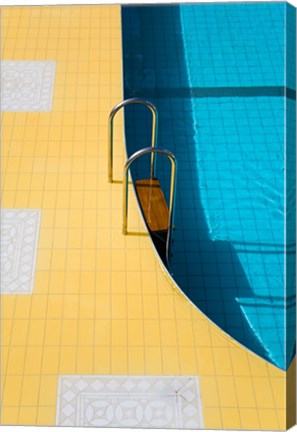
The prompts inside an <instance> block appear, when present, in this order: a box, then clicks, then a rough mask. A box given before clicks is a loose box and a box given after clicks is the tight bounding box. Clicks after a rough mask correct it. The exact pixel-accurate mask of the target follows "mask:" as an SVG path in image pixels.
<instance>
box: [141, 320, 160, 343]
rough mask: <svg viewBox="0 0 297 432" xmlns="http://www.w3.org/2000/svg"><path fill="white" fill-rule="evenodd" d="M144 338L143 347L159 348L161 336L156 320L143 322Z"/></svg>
mask: <svg viewBox="0 0 297 432" xmlns="http://www.w3.org/2000/svg"><path fill="white" fill-rule="evenodd" d="M144 337H145V339H144V340H145V345H146V346H147V347H149V346H160V345H161V335H160V323H159V321H157V320H151V321H148V320H146V321H145V322H144Z"/></svg>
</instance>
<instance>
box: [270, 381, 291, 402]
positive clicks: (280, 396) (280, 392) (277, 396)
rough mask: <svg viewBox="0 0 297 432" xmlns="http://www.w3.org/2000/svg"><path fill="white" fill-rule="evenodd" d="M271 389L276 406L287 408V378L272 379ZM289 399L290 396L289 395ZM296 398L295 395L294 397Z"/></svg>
mask: <svg viewBox="0 0 297 432" xmlns="http://www.w3.org/2000/svg"><path fill="white" fill-rule="evenodd" d="M271 388H272V393H273V398H274V401H275V406H277V407H279V408H281V407H284V408H285V404H286V378H285V376H284V377H283V378H271ZM287 397H289V395H287ZM293 397H294V395H293ZM292 399H293V398H292Z"/></svg>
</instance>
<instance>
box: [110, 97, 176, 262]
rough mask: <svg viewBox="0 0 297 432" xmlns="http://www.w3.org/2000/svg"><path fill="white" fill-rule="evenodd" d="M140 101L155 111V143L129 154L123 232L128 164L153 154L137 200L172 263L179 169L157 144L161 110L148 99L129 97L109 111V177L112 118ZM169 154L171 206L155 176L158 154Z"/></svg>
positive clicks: (162, 252)
mask: <svg viewBox="0 0 297 432" xmlns="http://www.w3.org/2000/svg"><path fill="white" fill-rule="evenodd" d="M132 104H140V105H144V106H146V107H147V108H149V109H150V111H151V113H152V143H151V147H145V148H143V149H141V150H138V151H136V152H135V153H134V154H132V156H130V157H129V158H128V159H127V161H126V163H125V165H124V173H123V234H124V235H126V234H127V227H128V174H129V168H130V166H131V165H132V164H133V162H135V161H136V160H137V159H138V158H140V157H142V156H144V155H147V154H151V165H150V178H149V179H143V180H136V183H135V188H136V194H137V198H138V201H139V203H140V207H141V210H142V214H143V216H144V219H145V222H146V224H147V227H148V230H149V232H150V234H151V237H152V239H153V242H154V244H155V246H156V248H157V250H158V252H159V254H160V256H161V257H162V259H163V260H165V262H166V264H167V266H168V267H169V261H170V248H171V243H172V231H173V228H174V208H175V195H176V171H177V161H176V158H175V156H174V154H173V153H171V152H170V151H168V150H165V149H161V148H157V147H156V142H157V130H158V112H157V109H156V107H155V106H154V105H153V104H152V103H151V102H149V101H146V100H144V99H139V98H132V99H126V100H124V101H122V102H120V103H119V104H117V105H116V106H115V107H114V108H113V109H112V111H111V112H110V115H109V120H108V144H109V146H108V181H109V182H110V183H112V182H113V121H114V117H115V115H116V114H117V112H118V111H120V110H121V109H122V108H124V107H125V106H127V105H132ZM157 153H160V154H162V155H164V156H167V157H168V158H169V160H170V162H171V178H170V194H169V207H168V206H167V202H166V200H165V197H164V194H163V191H162V188H161V185H160V182H159V180H158V179H157V178H156V177H155V169H156V154H157ZM164 245H165V247H164Z"/></svg>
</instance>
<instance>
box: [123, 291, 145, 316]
mask: <svg viewBox="0 0 297 432" xmlns="http://www.w3.org/2000/svg"><path fill="white" fill-rule="evenodd" d="M127 315H128V319H142V317H143V297H142V296H140V295H132V294H130V295H129V296H127Z"/></svg>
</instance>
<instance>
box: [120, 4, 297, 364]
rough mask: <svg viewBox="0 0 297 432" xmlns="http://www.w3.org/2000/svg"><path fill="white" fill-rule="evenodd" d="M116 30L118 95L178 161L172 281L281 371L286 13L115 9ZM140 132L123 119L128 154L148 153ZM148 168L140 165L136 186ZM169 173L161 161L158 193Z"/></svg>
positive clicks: (288, 143)
mask: <svg viewBox="0 0 297 432" xmlns="http://www.w3.org/2000/svg"><path fill="white" fill-rule="evenodd" d="M285 20H286V26H285V25H284V23H285ZM122 32H123V62H124V96H125V98H129V97H143V98H145V99H149V100H151V101H152V102H153V103H154V104H155V105H156V106H157V108H158V111H159V114H160V124H159V139H158V146H160V147H162V148H166V149H168V150H171V151H172V152H173V153H174V154H175V155H176V157H177V159H178V163H179V171H178V187H177V205H176V231H175V234H174V244H173V248H172V252H173V256H172V261H171V267H172V269H173V277H174V279H175V280H176V282H177V283H178V284H179V286H180V288H181V289H182V290H183V291H184V293H185V294H186V295H187V296H188V297H189V299H190V300H191V301H192V302H193V303H194V304H195V305H196V306H197V307H198V308H199V309H200V310H202V311H203V312H204V313H205V314H206V315H207V316H208V317H209V318H210V319H211V320H212V321H213V322H215V323H216V324H217V325H218V326H220V327H221V328H222V329H223V330H225V331H226V332H227V333H228V334H229V335H231V336H232V337H233V338H235V339H236V340H237V341H239V342H240V343H242V344H243V345H245V346H246V347H247V348H248V349H250V350H252V351H253V352H255V353H256V354H258V355H260V356H262V357H263V358H264V359H267V360H268V361H270V362H271V363H273V364H275V365H277V366H278V367H280V368H282V369H286V368H287V367H288V366H289V364H290V362H291V360H292V358H293V356H294V352H295V292H294V289H295V210H294V209H295V195H294V191H295V168H294V167H295V157H296V156H295V136H296V135H295V134H296V131H295V109H296V108H295V100H296V91H295V88H296V87H295V86H296V83H295V72H294V67H293V65H294V64H295V58H294V56H295V46H294V38H293V37H290V36H292V35H293V34H295V33H294V32H295V10H294V8H293V7H291V6H290V5H288V4H286V3H282V2H275V3H233V4H228V3H225V4H224V3H220V4H196V5H182V6H177V5H175V6H146V7H133V6H123V7H122ZM285 53H286V54H287V58H288V59H289V61H287V63H285V58H286V56H285ZM136 110H137V111H136ZM149 128H150V118H149V116H148V115H147V112H146V111H145V110H142V109H139V107H137V108H130V107H129V108H127V109H126V112H125V132H126V144H127V149H128V153H129V154H132V153H133V152H134V151H136V150H138V149H140V148H142V147H146V146H148V145H150V132H149ZM284 136H286V140H284ZM148 166H149V164H148V163H147V161H142V162H139V163H138V164H137V166H135V167H134V168H133V171H132V175H133V178H134V179H136V178H140V177H143V175H144V172H145V170H148V168H147V167H148ZM168 169H169V166H167V164H166V162H164V161H163V160H162V159H161V158H158V162H157V176H158V178H159V179H160V181H161V183H162V184H163V186H164V188H165V189H166V187H167V183H168V178H169V173H168ZM167 189H168V188H167ZM287 209H288V210H287Z"/></svg>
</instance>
